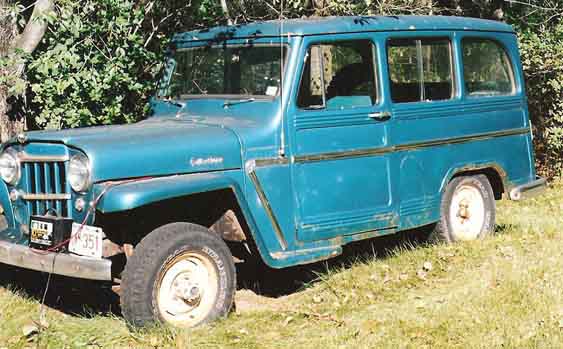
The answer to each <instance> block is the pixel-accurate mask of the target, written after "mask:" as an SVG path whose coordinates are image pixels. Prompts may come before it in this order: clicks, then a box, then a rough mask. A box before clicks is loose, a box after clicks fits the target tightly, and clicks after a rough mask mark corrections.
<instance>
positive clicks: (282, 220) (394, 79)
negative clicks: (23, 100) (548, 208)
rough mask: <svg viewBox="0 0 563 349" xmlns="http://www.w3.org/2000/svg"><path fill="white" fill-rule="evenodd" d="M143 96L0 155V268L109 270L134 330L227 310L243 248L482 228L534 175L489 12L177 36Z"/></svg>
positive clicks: (36, 135) (302, 253)
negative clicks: (158, 77) (127, 116)
mask: <svg viewBox="0 0 563 349" xmlns="http://www.w3.org/2000/svg"><path fill="white" fill-rule="evenodd" d="M151 104H152V108H153V114H152V116H151V117H149V118H148V119H147V120H145V121H142V122H139V123H137V124H133V125H124V126H111V127H93V128H84V129H76V130H64V131H45V132H29V133H27V134H22V135H20V136H18V137H17V138H16V139H14V140H13V141H12V142H9V143H7V144H4V145H3V147H2V148H3V149H2V155H1V157H0V174H1V176H2V178H3V182H2V183H1V186H0V203H1V205H2V209H3V214H4V218H5V219H4V221H5V222H4V223H5V227H4V229H3V231H2V232H1V233H0V234H1V235H0V239H1V241H0V262H1V263H5V264H11V265H16V266H20V267H23V268H28V269H33V270H38V271H44V272H52V273H55V274H61V275H67V276H72V277H77V278H85V279H94V280H106V281H113V282H115V283H116V287H115V288H116V291H118V292H119V293H120V295H121V302H122V307H123V314H124V315H125V317H126V319H127V320H128V321H129V322H130V323H131V324H133V325H140V326H142V325H145V324H148V323H151V322H153V321H161V322H165V323H169V324H173V325H176V326H192V325H196V324H199V323H202V322H206V321H210V320H213V319H215V318H217V317H220V316H223V315H225V314H227V312H228V311H229V309H231V307H232V304H233V294H234V292H235V283H236V281H235V280H236V278H235V264H234V261H235V260H238V259H247V258H248V257H249V255H254V256H256V257H259V258H261V259H262V260H263V261H264V262H265V263H266V264H267V265H269V266H271V267H274V268H283V267H287V266H292V265H297V264H304V263H310V262H314V261H319V260H323V259H327V258H330V257H334V256H337V255H338V254H340V253H341V251H342V246H343V245H345V244H346V243H349V242H352V241H357V240H361V239H367V238H372V237H376V236H380V235H384V234H392V233H395V232H398V231H402V230H405V229H411V228H415V227H420V226H428V225H430V226H432V227H433V233H432V234H433V236H434V237H436V238H438V239H441V240H443V241H446V242H452V241H457V240H469V239H478V238H482V237H484V236H486V235H487V234H488V233H490V232H491V231H492V230H493V228H494V223H495V200H498V199H501V198H502V197H503V196H504V197H506V198H508V199H512V200H520V199H521V198H523V197H525V196H526V195H528V194H532V193H535V192H538V191H539V189H542V188H543V187H544V186H545V180H543V179H539V178H537V177H536V174H535V169H534V157H533V148H532V136H531V131H530V122H529V118H528V109H527V101H526V94H525V90H524V78H523V75H522V67H521V63H520V59H519V55H518V49H517V43H516V36H515V34H514V32H513V30H512V29H511V27H510V26H508V25H505V24H502V23H498V22H492V21H485V20H477V19H468V18H455V17H408V16H407V17H341V18H326V19H314V20H288V21H283V22H279V21H273V22H264V23H253V24H248V25H240V26H228V27H217V28H211V29H208V30H200V31H193V32H187V33H183V34H178V35H176V36H174V39H173V43H172V45H171V48H170V50H169V59H168V60H167V63H166V68H165V71H164V75H163V78H162V81H161V84H160V87H159V91H158V93H157V95H156V96H155V98H153V100H152V102H151ZM241 247H244V248H241ZM235 257H236V259H235Z"/></svg>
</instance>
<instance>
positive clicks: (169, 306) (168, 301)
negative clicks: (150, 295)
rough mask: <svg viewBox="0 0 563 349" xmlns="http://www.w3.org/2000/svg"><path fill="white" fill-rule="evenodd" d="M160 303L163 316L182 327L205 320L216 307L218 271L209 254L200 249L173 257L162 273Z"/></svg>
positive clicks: (157, 298) (158, 298) (167, 320)
mask: <svg viewBox="0 0 563 349" xmlns="http://www.w3.org/2000/svg"><path fill="white" fill-rule="evenodd" d="M160 275H161V277H160V279H159V281H158V284H157V291H158V294H157V297H156V300H157V306H158V311H159V313H160V315H161V317H162V318H163V319H164V320H165V321H166V322H168V323H170V324H172V325H174V326H178V327H191V326H194V325H196V324H198V323H199V322H201V321H202V320H203V319H205V317H206V316H207V314H208V313H209V312H210V311H211V309H212V308H213V304H214V302H215V298H216V296H217V290H218V287H217V284H218V282H217V281H218V275H217V272H216V269H215V268H214V265H213V263H212V262H211V261H210V259H209V257H208V256H206V255H203V254H201V253H197V252H186V253H182V254H180V255H178V256H176V257H175V258H173V259H172V260H171V261H170V262H169V263H168V264H167V266H166V268H165V269H164V270H163V272H162V273H161V274H160Z"/></svg>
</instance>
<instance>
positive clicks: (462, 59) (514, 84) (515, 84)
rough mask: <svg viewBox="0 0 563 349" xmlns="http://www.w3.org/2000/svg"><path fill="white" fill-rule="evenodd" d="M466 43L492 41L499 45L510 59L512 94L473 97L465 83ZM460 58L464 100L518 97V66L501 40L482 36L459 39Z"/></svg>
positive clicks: (468, 36)
mask: <svg viewBox="0 0 563 349" xmlns="http://www.w3.org/2000/svg"><path fill="white" fill-rule="evenodd" d="M464 41H490V42H493V43H495V44H497V45H498V46H499V47H500V48H501V49H502V50H503V51H504V54H505V56H506V58H507V59H508V63H509V78H510V82H511V85H512V86H511V87H512V89H511V91H510V93H503V94H495V95H478V96H475V95H473V96H472V95H471V94H470V93H469V91H468V90H467V85H466V81H465V57H464V54H463V44H464ZM459 57H460V71H461V75H462V76H461V88H462V89H463V96H464V98H468V99H475V98H499V97H501V98H502V97H513V96H516V95H518V91H519V82H518V79H517V76H516V70H515V67H516V64H515V61H514V58H513V57H512V55H511V52H510V50H509V49H508V47H507V46H506V45H505V44H504V43H503V42H502V41H501V40H499V39H497V38H493V37H489V36H484V35H483V36H481V35H466V36H463V37H461V38H460V39H459Z"/></svg>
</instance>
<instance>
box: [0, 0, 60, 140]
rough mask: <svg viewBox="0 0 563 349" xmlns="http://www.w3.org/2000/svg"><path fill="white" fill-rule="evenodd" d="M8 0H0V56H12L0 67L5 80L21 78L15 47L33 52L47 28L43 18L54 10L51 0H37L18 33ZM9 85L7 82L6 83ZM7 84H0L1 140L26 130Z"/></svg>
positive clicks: (20, 68)
mask: <svg viewBox="0 0 563 349" xmlns="http://www.w3.org/2000/svg"><path fill="white" fill-rule="evenodd" d="M9 5H10V0H0V57H8V58H10V57H13V58H14V59H13V61H12V62H11V64H12V66H7V67H6V66H4V67H0V75H2V76H4V77H10V78H9V79H8V81H10V80H15V79H17V78H20V77H21V75H22V73H23V62H21V60H20V59H18V58H17V57H16V54H15V49H16V48H18V49H20V50H23V51H24V52H25V53H28V54H30V53H32V52H33V51H34V50H35V48H36V47H37V45H39V42H40V41H41V39H42V38H43V35H45V31H46V30H47V22H46V21H44V20H42V17H43V16H44V15H45V14H46V13H48V12H50V11H51V10H52V9H53V0H37V1H36V2H35V5H34V6H33V12H32V14H31V17H30V18H29V20H28V21H27V24H26V26H25V28H24V30H23V32H22V33H21V34H20V35H18V32H17V26H16V20H14V18H12V16H11V15H10V14H9V13H8V10H7V9H8V6H9ZM8 84H10V82H8ZM9 88H10V86H9V85H8V86H6V85H1V84H0V142H6V141H7V140H8V139H10V138H12V137H13V136H15V135H16V134H18V133H20V132H22V131H24V130H25V129H26V120H25V116H19V117H15V116H13V115H15V114H16V113H11V112H10V105H9V103H8V98H9V97H10V95H9V93H8V92H9V90H8V89H9Z"/></svg>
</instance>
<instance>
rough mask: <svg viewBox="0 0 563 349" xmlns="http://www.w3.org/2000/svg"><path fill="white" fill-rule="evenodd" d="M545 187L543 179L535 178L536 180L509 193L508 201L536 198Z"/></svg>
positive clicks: (545, 183)
mask: <svg viewBox="0 0 563 349" xmlns="http://www.w3.org/2000/svg"><path fill="white" fill-rule="evenodd" d="M546 187H547V180H546V179H545V178H541V177H536V180H534V181H531V182H528V183H526V184H522V185H519V186H517V187H514V188H512V189H511V190H510V192H509V197H510V200H515V201H518V200H523V199H527V198H530V197H533V196H536V195H538V194H540V193H541V192H543V191H544V190H545V188H546Z"/></svg>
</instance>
